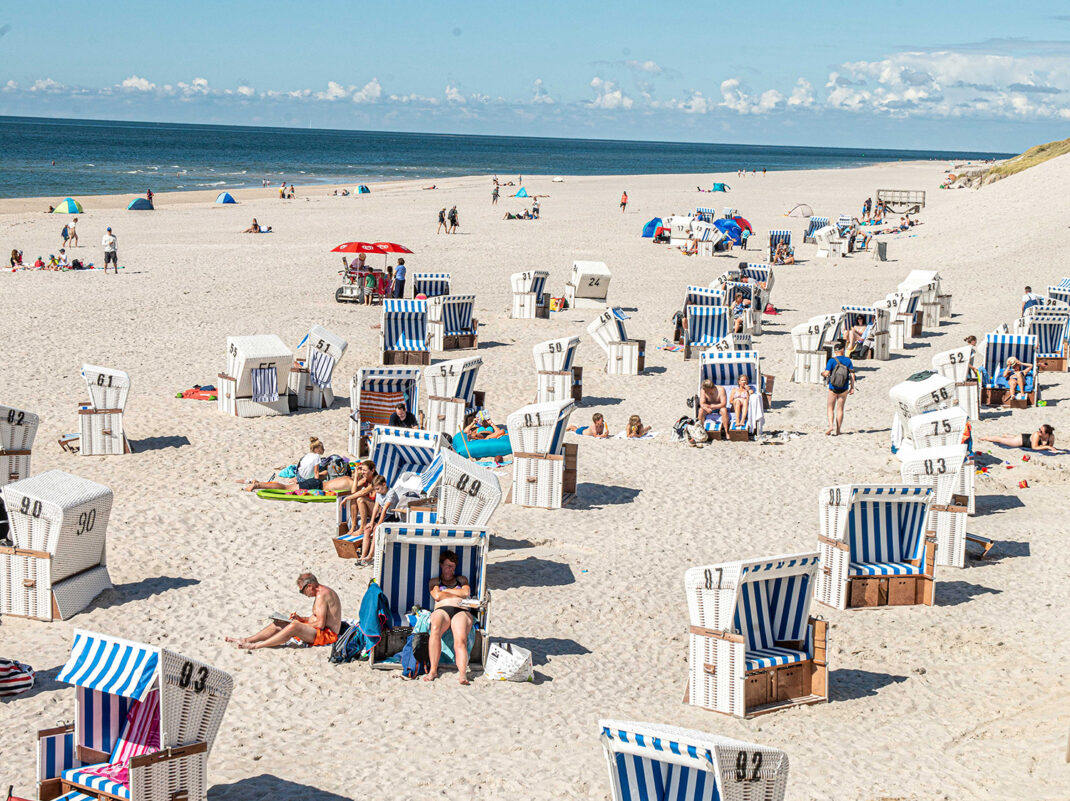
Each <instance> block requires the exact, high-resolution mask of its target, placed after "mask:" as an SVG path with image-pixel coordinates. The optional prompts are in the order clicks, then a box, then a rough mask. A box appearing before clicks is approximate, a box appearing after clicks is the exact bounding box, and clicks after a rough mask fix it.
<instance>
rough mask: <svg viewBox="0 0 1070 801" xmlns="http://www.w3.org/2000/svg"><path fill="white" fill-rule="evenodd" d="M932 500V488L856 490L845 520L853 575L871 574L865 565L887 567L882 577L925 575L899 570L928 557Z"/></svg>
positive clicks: (863, 488) (922, 568)
mask: <svg viewBox="0 0 1070 801" xmlns="http://www.w3.org/2000/svg"><path fill="white" fill-rule="evenodd" d="M931 496H932V490H931V489H930V488H929V487H908V486H895V485H892V486H863V487H855V488H854V490H853V493H852V496H851V505H850V508H849V510H848V512H847V518H846V520H845V529H844V530H843V534H844V536H843V539H844V541H846V542H847V543H848V544H849V545H850V547H851V565H852V572H853V573H855V574H870V573H872V571H867V570H865V569H862V568H861V565H865V564H878V565H884V566H887V567H886V568H882V570H881V571H879V573H878V574H884V573H900V574H901V573H904V572H923V570H924V566H918V567H915V568H913V570H907V569H906V568H905V567H904V568H897V567H893V566H900V565H902V564H903V563H904V562H907V561H920V560H922V559H923V558H924V555H925V519H926V515H927V512H928V509H927V507H928V504H929V501H930V498H931Z"/></svg>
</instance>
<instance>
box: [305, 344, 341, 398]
mask: <svg viewBox="0 0 1070 801" xmlns="http://www.w3.org/2000/svg"><path fill="white" fill-rule="evenodd" d="M334 363H335V362H334V357H333V356H331V354H329V353H324V352H323V351H321V350H313V351H312V357H311V358H310V359H309V364H308V377H309V379H311V381H312V383H313V384H314V385H315V386H317V387H319V388H320V389H323V388H325V387H329V386H330V385H331V375H332V374H333V373H334Z"/></svg>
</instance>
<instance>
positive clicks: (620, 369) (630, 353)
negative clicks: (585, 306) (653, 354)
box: [587, 306, 646, 375]
mask: <svg viewBox="0 0 1070 801" xmlns="http://www.w3.org/2000/svg"><path fill="white" fill-rule="evenodd" d="M627 319H629V318H628V315H627V314H625V313H624V312H622V311H621V310H620V309H619V308H617V307H616V306H614V307H612V308H609V309H606V310H605V311H604V312H602V313H601V314H600V315H598V317H596V318H595V319H594V320H592V321H591V322H590V323H589V324H588V326H587V333H588V334H590V335H591V337H592V338H593V339H594V341H595V342H596V343H598V347H600V348H601V349H602V350H604V351H605V352H606V357H607V361H606V372H607V373H609V374H610V375H639V374H640V373H642V372H643V370H645V369H646V340H645V339H628V332H627V330H626V329H625V327H624V321H625V320H627Z"/></svg>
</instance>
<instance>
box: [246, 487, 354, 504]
mask: <svg viewBox="0 0 1070 801" xmlns="http://www.w3.org/2000/svg"><path fill="white" fill-rule="evenodd" d="M298 492H302V493H304V494H301V495H298V494H297V493H296V492H294V491H293V490H280V489H262V490H257V491H256V494H257V497H259V498H266V499H267V500H269V501H296V502H297V503H334V502H335V501H336V500H337V499H338V496H337V495H312V494H309V493H311V490H298Z"/></svg>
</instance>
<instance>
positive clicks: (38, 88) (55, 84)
mask: <svg viewBox="0 0 1070 801" xmlns="http://www.w3.org/2000/svg"><path fill="white" fill-rule="evenodd" d="M66 89H67V87H66V86H64V85H63V84H61V83H60V82H59V81H54V80H52V79H51V78H39V79H37V80H36V81H34V82H33V86H31V87H30V91H31V92H44V93H46V94H57V93H59V92H63V91H65V90H66Z"/></svg>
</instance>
